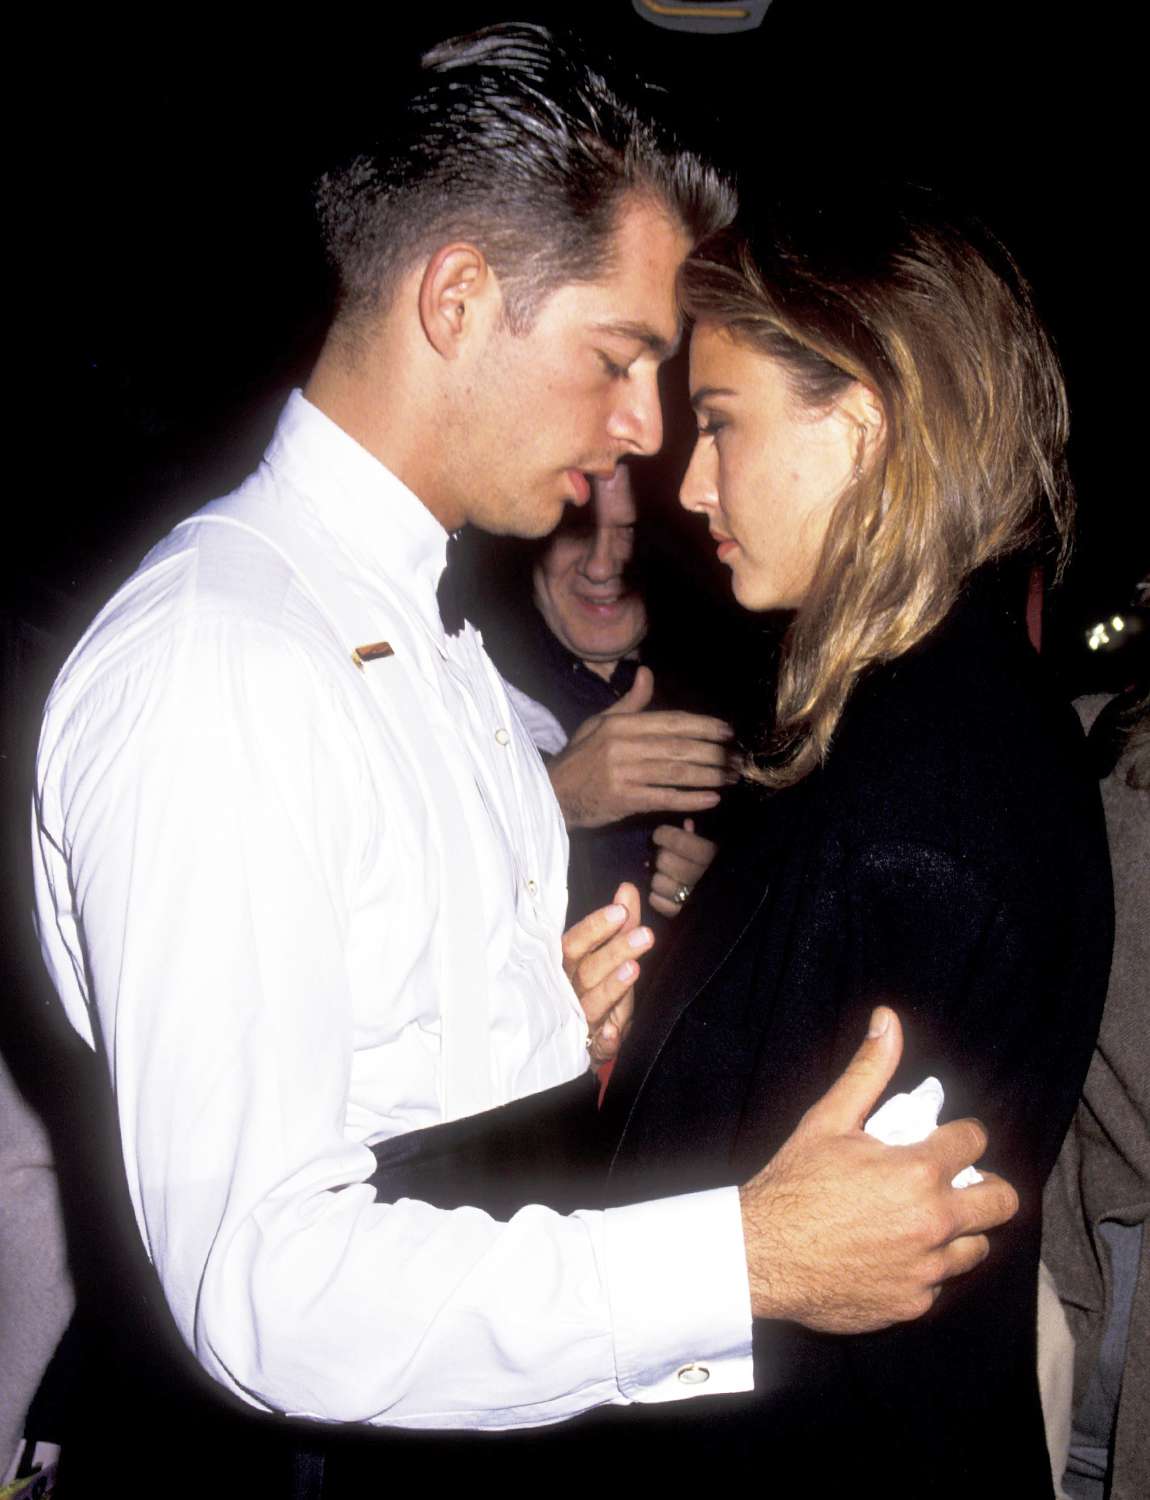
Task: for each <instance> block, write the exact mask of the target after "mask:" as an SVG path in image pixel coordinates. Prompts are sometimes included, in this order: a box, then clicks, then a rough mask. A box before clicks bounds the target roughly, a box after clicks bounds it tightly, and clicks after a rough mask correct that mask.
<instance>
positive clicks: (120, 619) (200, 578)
mask: <svg viewBox="0 0 1150 1500" xmlns="http://www.w3.org/2000/svg"><path fill="white" fill-rule="evenodd" d="M337 650H338V648H337V643H336V642H335V640H334V637H333V636H332V632H331V629H330V626H329V625H328V624H327V622H326V621H325V619H324V618H323V615H322V612H321V611H320V610H319V609H318V607H317V606H316V605H315V604H314V602H313V601H312V600H311V599H310V597H309V596H308V594H307V591H306V589H304V588H303V587H302V585H301V583H300V580H299V578H298V577H297V575H296V573H295V571H294V569H293V568H292V566H291V564H290V563H289V562H288V561H287V559H286V558H285V557H284V556H283V555H282V554H281V553H280V552H278V551H277V550H276V549H275V548H274V547H273V546H271V545H269V543H268V541H267V540H266V539H265V538H264V537H262V536H261V535H260V534H259V533H258V532H256V531H255V530H253V529H252V528H250V527H246V526H244V525H241V524H234V523H232V522H230V521H229V519H228V518H227V517H226V515H222V514H217V513H213V510H212V508H211V507H208V508H205V509H204V510H201V511H198V512H196V513H195V514H194V515H192V516H190V517H189V518H188V519H187V520H186V521H183V522H181V523H180V524H179V525H177V526H176V527H175V528H174V529H173V530H172V531H171V532H169V534H168V535H167V536H166V537H164V538H163V539H162V540H161V541H159V542H158V543H157V544H156V545H155V546H154V547H153V548H152V549H151V551H150V552H149V553H148V554H147V555H146V556H145V557H144V558H143V560H142V561H141V562H140V564H139V566H138V567H137V568H136V570H135V571H134V572H133V573H132V574H131V575H130V577H128V578H127V579H126V580H125V581H124V582H123V583H122V584H121V585H120V587H119V588H118V589H117V590H116V591H115V593H114V594H113V595H112V597H111V598H110V599H109V600H108V602H107V603H106V604H105V605H104V607H103V608H102V609H101V610H100V611H99V613H98V614H97V615H96V617H95V619H94V620H93V622H92V624H91V625H90V626H89V628H88V629H87V631H86V632H85V633H84V635H83V637H82V638H81V640H80V642H79V644H78V645H77V646H76V648H75V650H74V651H73V652H72V654H71V656H70V657H69V658H68V661H67V662H66V663H65V666H64V668H63V670H62V671H61V673H60V676H59V678H58V679H57V682H56V686H55V688H54V689H53V694H52V699H51V703H50V710H51V709H55V710H56V711H57V712H59V711H60V710H64V711H67V710H68V709H69V708H70V707H71V706H72V705H74V704H75V703H77V702H78V701H79V700H80V699H81V698H83V697H90V696H91V695H92V694H93V693H94V692H101V691H102V692H109V691H110V692H113V693H118V692H120V691H121V690H122V689H123V687H124V684H125V683H127V682H129V681H131V680H134V679H137V678H139V677H140V675H141V674H143V675H145V676H154V675H155V674H156V673H157V672H163V671H164V670H166V668H165V666H164V664H165V663H168V664H169V665H170V664H172V663H175V662H176V661H177V660H178V662H179V663H180V664H181V665H182V667H183V668H184V670H185V671H186V669H187V667H188V665H189V664H190V663H194V662H195V661H196V660H198V659H200V658H203V657H205V656H210V655H212V654H213V653H216V654H218V653H220V652H221V651H223V652H224V653H226V654H228V655H230V656H232V657H233V659H236V660H240V659H247V658H252V657H258V658H259V659H260V660H261V662H263V663H265V664H266V665H268V666H269V667H270V666H274V663H275V662H276V661H277V660H279V661H281V662H282V663H283V664H284V665H285V666H287V665H288V664H289V663H293V662H294V663H298V662H299V660H300V659H301V656H302V657H311V658H315V659H317V660H323V659H324V658H325V657H327V656H329V655H330V654H332V653H335V652H337Z"/></svg>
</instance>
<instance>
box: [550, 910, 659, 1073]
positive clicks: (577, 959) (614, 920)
mask: <svg viewBox="0 0 1150 1500" xmlns="http://www.w3.org/2000/svg"><path fill="white" fill-rule="evenodd" d="M653 942H654V935H653V933H652V932H651V929H650V928H649V927H640V926H639V892H638V891H637V890H636V888H635V887H634V886H633V885H631V884H630V883H629V882H627V881H624V882H623V884H622V885H621V886H620V887H619V889H618V890H617V891H616V892H615V902H614V905H612V906H604V907H600V909H599V910H598V911H593V912H592V913H591V914H590V916H587V917H584V918H583V920H582V921H581V922H577V923H576V924H575V926H574V927H572V928H570V929H569V930H568V931H567V932H565V933H564V934H563V969H564V972H565V973H566V975H567V978H568V979H569V980H570V981H571V984H572V987H573V988H574V990H575V993H576V995H578V997H579V1003H580V1004H581V1005H582V1007H583V1013H584V1015H585V1016H586V1017H587V1029H588V1032H589V1036H588V1040H587V1049H588V1051H589V1052H590V1054H591V1062H592V1065H593V1066H594V1067H597V1068H598V1067H601V1066H602V1064H603V1063H605V1062H608V1061H610V1059H611V1058H613V1057H614V1056H615V1055H616V1053H617V1052H618V1051H619V1045H620V1043H621V1042H622V1040H623V1036H624V1034H625V1033H626V1030H627V1027H628V1025H629V1024H630V1021H631V1012H632V1009H633V1008H634V989H635V980H636V978H637V977H638V974H639V964H638V962H637V960H638V958H639V955H640V954H642V953H645V952H646V951H647V949H648V948H650V946H651V944H652V943H653Z"/></svg>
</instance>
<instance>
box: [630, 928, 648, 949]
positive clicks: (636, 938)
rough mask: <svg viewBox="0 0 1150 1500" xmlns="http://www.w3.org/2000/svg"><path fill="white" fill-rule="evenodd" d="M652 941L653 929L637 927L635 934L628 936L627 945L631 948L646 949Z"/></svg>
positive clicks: (631, 933)
mask: <svg viewBox="0 0 1150 1500" xmlns="http://www.w3.org/2000/svg"><path fill="white" fill-rule="evenodd" d="M650 941H651V929H650V928H649V927H636V928H635V931H634V932H629V933H628V934H627V945H628V947H630V948H645V947H646V946H647V944H648V943H649V942H650Z"/></svg>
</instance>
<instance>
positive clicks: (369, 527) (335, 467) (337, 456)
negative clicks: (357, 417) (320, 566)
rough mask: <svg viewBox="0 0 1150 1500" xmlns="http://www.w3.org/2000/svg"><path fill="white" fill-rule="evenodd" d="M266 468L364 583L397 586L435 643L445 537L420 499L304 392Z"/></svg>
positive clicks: (279, 431) (288, 412)
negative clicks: (287, 486) (301, 502)
mask: <svg viewBox="0 0 1150 1500" xmlns="http://www.w3.org/2000/svg"><path fill="white" fill-rule="evenodd" d="M264 462H265V463H266V464H267V465H268V466H269V467H270V468H271V469H273V470H274V471H275V473H276V474H277V475H282V476H283V477H284V478H285V479H287V480H288V481H289V482H290V483H291V484H292V486H293V487H294V488H295V489H296V490H297V491H298V492H299V493H300V494H301V495H302V497H303V498H304V499H305V501H306V502H307V504H308V507H309V509H310V510H311V512H312V515H313V517H314V518H315V519H316V520H318V522H319V524H320V525H322V526H323V527H324V528H325V529H326V530H327V531H329V532H330V533H331V534H332V535H333V536H334V537H335V538H336V540H337V541H338V542H340V543H341V545H342V547H343V548H344V550H345V551H346V552H348V553H350V555H351V556H352V557H353V558H354V559H355V561H356V562H357V563H358V565H359V566H360V567H361V568H362V569H363V570H364V572H365V573H367V574H368V575H369V577H370V576H371V575H372V574H376V575H378V576H380V577H382V578H384V579H386V580H387V582H388V584H389V586H390V587H392V588H395V587H396V586H398V587H399V588H401V589H402V590H403V592H404V593H405V594H407V595H408V596H409V598H410V599H411V601H412V603H413V604H414V605H415V606H416V607H417V608H418V610H419V614H420V616H421V617H422V618H423V619H424V621H425V623H426V624H428V625H429V626H431V627H432V628H433V629H434V631H435V633H436V635H441V634H442V627H441V624H440V619H439V608H438V605H437V603H436V597H435V591H436V588H437V586H438V584H439V580H440V578H441V576H442V574H443V570H444V568H445V566H446V563H447V541H448V533H447V532H446V531H445V530H444V528H443V527H442V526H441V525H440V523H439V522H438V521H437V520H436V519H435V517H434V516H433V515H432V514H431V512H430V511H429V510H428V509H427V507H426V506H425V505H424V504H423V502H422V501H421V500H420V499H419V497H418V495H416V494H414V493H413V492H412V491H411V490H409V489H408V487H407V486H406V485H405V484H404V483H403V481H402V480H400V479H397V478H396V476H395V475H394V474H393V473H392V472H391V470H390V469H388V468H387V467H385V465H383V464H382V463H380V461H379V459H377V458H375V457H374V456H373V455H372V454H370V453H369V452H368V451H367V449H366V448H364V447H362V446H361V445H360V444H359V443H357V442H356V441H355V439H354V438H353V437H351V436H349V435H348V433H346V432H345V431H344V430H343V428H342V427H340V426H338V425H337V424H336V423H335V422H333V421H332V420H331V418H330V417H328V416H325V415H324V413H323V412H322V411H320V409H319V408H318V407H317V406H313V405H312V403H311V402H310V401H309V400H308V399H307V397H306V396H304V394H303V392H302V391H298V390H297V391H293V392H292V394H291V395H290V396H289V398H288V402H287V405H286V406H285V407H284V409H283V412H282V413H281V415H280V419H279V422H278V424H277V426H276V430H275V435H274V436H273V438H272V440H271V443H270V445H269V446H268V450H267V452H266V453H265V455H264Z"/></svg>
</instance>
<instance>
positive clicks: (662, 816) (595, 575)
mask: <svg viewBox="0 0 1150 1500" xmlns="http://www.w3.org/2000/svg"><path fill="white" fill-rule="evenodd" d="M641 524H644V523H643V522H642V521H641V520H640V517H639V513H638V507H637V505H636V499H635V492H634V482H633V478H632V468H631V465H630V464H627V463H623V464H620V465H619V467H618V468H617V469H616V470H615V473H614V474H613V475H611V476H610V477H608V478H599V477H596V478H594V479H592V481H591V499H590V501H589V502H588V504H587V505H586V506H583V507H581V508H580V509H578V510H571V511H569V512H568V513H567V515H566V516H565V517H564V518H563V520H562V521H561V522H560V523H559V526H558V527H557V528H556V530H555V531H554V532H553V533H552V534H551V536H549V537H548V538H547V539H546V540H545V541H543V542H541V543H540V544H539V545H538V548H537V549H536V553H535V557H534V561H533V565H532V568H531V582H530V587H531V599H530V601H528V600H527V599H526V597H524V596H523V595H522V594H521V593H520V590H519V589H518V588H517V587H516V584H517V583H518V582H519V580H518V579H515V580H512V581H511V586H510V588H509V589H507V590H500V589H491V588H488V589H484V587H483V583H484V579H483V577H482V574H480V577H479V578H478V579H477V581H476V586H475V590H474V591H475V594H476V598H475V601H474V612H475V617H476V619H477V622H478V623H479V625H480V626H481V627H482V630H483V638H484V643H485V645H486V646H487V649H488V650H489V651H490V653H491V656H492V659H493V660H494V661H495V664H496V666H497V667H498V668H499V670H500V671H501V672H502V674H503V676H504V677H505V678H506V679H507V680H508V681H509V682H510V683H512V685H513V686H514V687H516V688H517V689H519V690H520V691H521V692H522V693H525V694H526V695H527V697H528V698H529V699H530V700H532V701H531V703H528V704H525V705H522V711H523V716H524V720H525V722H526V724H527V727H528V729H529V730H530V732H531V734H532V737H533V738H534V740H535V743H536V745H537V746H538V748H539V749H540V750H541V751H542V752H543V753H544V755H545V757H546V760H547V772H548V775H549V776H550V778H551V785H552V787H553V788H554V790H555V795H556V797H557V798H558V799H559V806H560V807H561V808H562V810H563V820H564V822H565V823H566V825H567V830H568V833H569V835H570V838H571V857H570V862H569V867H568V887H569V891H568V895H569V900H568V906H567V916H568V921H570V922H574V921H578V920H579V919H580V918H582V917H584V916H586V915H587V914H588V913H589V912H592V911H594V910H595V909H596V908H598V907H602V906H605V905H606V904H607V903H608V902H609V901H610V900H611V898H612V895H613V893H614V891H615V888H616V886H617V885H618V884H619V882H620V881H621V880H628V881H630V882H632V883H633V884H634V885H635V886H637V887H638V889H639V890H640V891H642V892H643V893H644V895H645V898H646V900H647V901H649V903H650V905H651V907H652V908H653V910H654V911H655V912H657V913H658V914H659V915H660V916H663V917H674V916H677V915H678V913H679V911H680V910H681V909H682V905H683V902H684V901H685V900H686V899H687V897H688V896H689V894H690V891H691V889H692V887H693V886H694V884H695V882H696V881H697V880H698V879H699V878H700V876H701V875H702V874H703V872H704V871H705V870H706V868H707V866H708V865H709V864H710V862H711V860H712V859H713V858H714V853H715V844H714V843H713V841H712V840H711V839H708V838H705V837H703V835H702V834H701V833H698V832H696V831H695V822H694V817H693V815H694V814H698V813H705V812H708V811H711V810H712V809H714V808H716V807H717V806H718V804H719V800H720V795H721V790H722V788H723V787H724V786H725V785H727V783H728V782H729V781H730V780H731V777H732V770H731V765H730V758H729V754H728V749H727V747H728V744H729V741H730V739H731V736H732V730H731V728H730V726H729V725H728V724H726V723H724V722H723V721H722V719H720V718H717V717H716V716H714V715H712V714H703V713H691V712H686V711H683V710H681V709H678V708H673V707H672V706H671V705H674V704H677V703H679V702H682V701H683V699H684V697H685V696H686V695H687V694H688V693H691V692H693V695H694V696H698V687H699V686H700V685H699V684H696V683H687V682H684V680H683V671H682V667H681V666H680V669H679V670H678V671H672V673H671V674H670V683H671V686H670V687H669V688H668V689H664V684H663V673H662V671H660V673H659V676H658V681H656V677H655V675H654V674H653V672H652V670H651V668H650V666H647V665H643V662H644V658H645V652H644V647H645V644H646V643H647V641H648V632H649V630H650V626H651V621H650V618H649V613H648V602H647V596H646V590H647V584H648V582H649V579H648V577H647V576H646V573H645V570H644V569H643V568H642V566H641V564H640V563H639V559H638V557H637V547H636V532H637V527H638V526H639V525H641ZM645 524H646V525H648V526H651V525H655V524H657V522H656V521H655V520H654V519H653V518H648V519H647V520H646V522H645ZM688 675H689V674H688ZM652 703H654V705H655V706H654V708H652ZM536 704H541V705H542V706H543V708H544V709H545V710H547V715H546V716H542V717H541V716H540V715H539V714H538V713H537V711H536V710H535V708H534V705H536ZM668 814H670V815H672V816H673V817H674V818H675V819H676V821H675V822H670V821H667V815H668ZM684 815H688V816H686V817H684Z"/></svg>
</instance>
